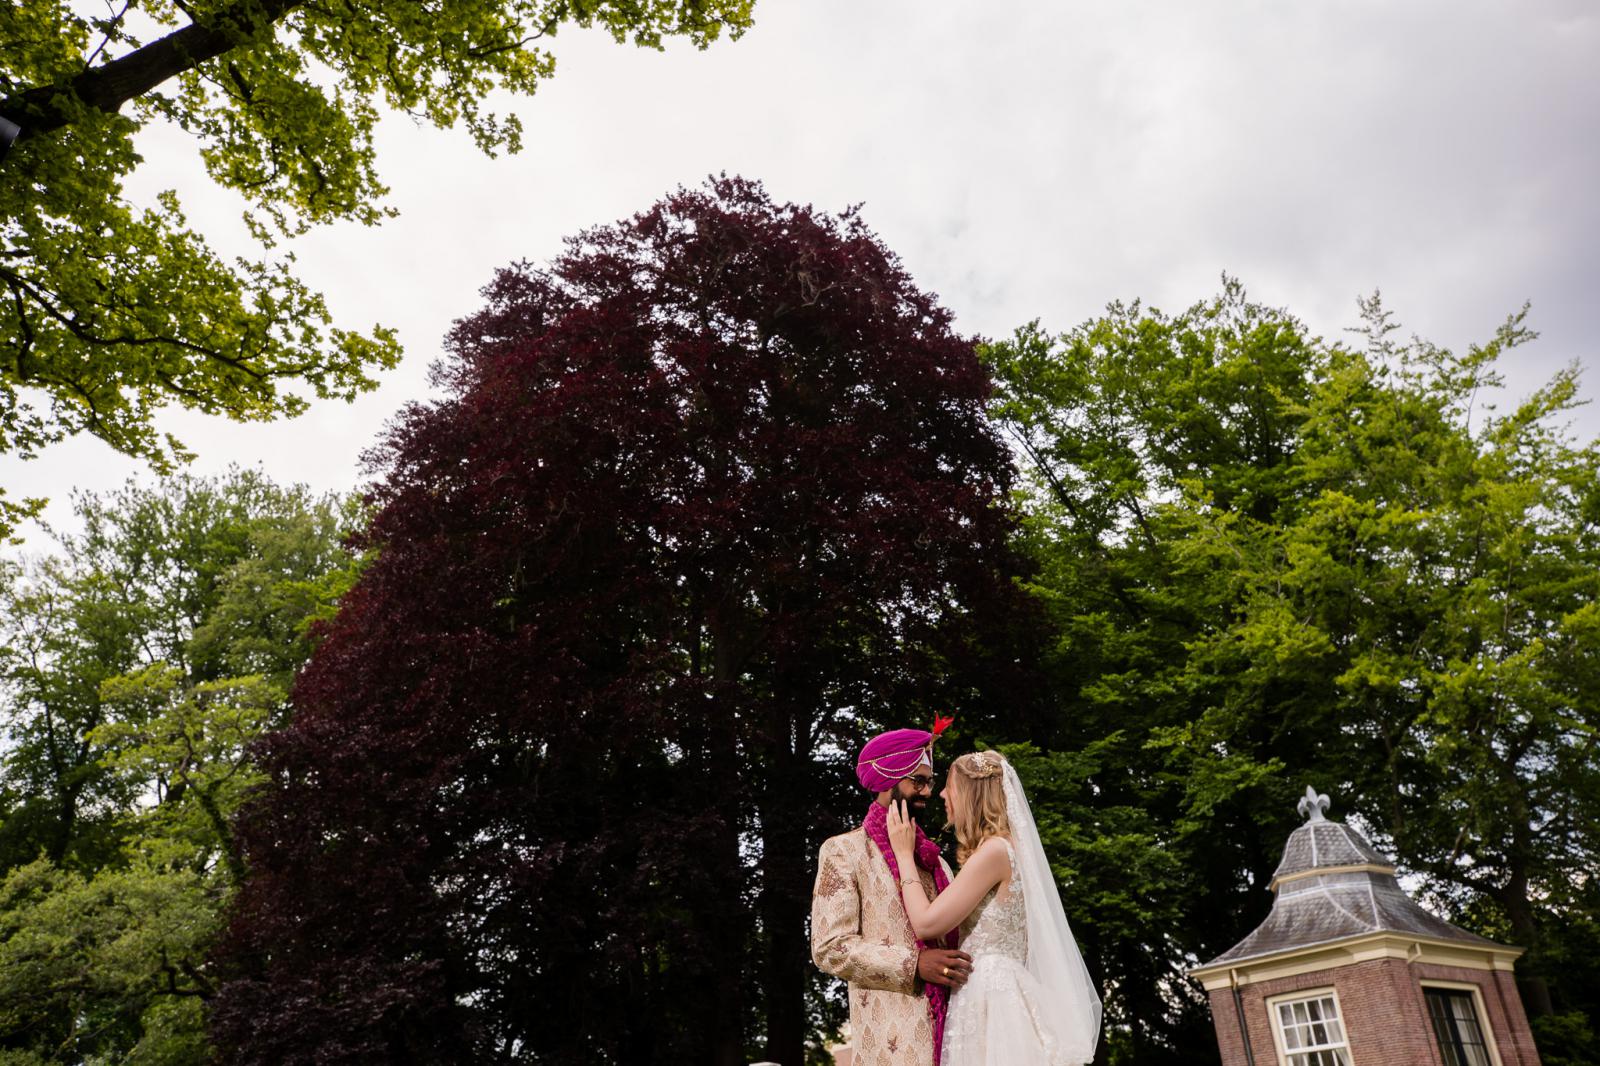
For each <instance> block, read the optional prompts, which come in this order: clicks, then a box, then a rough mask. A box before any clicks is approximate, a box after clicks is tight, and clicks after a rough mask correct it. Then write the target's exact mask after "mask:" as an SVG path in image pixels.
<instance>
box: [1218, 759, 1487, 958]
mask: <svg viewBox="0 0 1600 1066" xmlns="http://www.w3.org/2000/svg"><path fill="white" fill-rule="evenodd" d="M1307 793H1308V796H1309V797H1310V798H1311V799H1312V802H1311V804H1310V812H1309V816H1310V820H1309V821H1307V822H1306V824H1304V825H1302V826H1300V827H1299V828H1298V829H1296V830H1295V831H1294V832H1293V833H1291V834H1289V841H1288V843H1287V844H1286V845H1285V846H1284V850H1283V861H1282V862H1280V863H1279V864H1278V869H1277V872H1276V873H1275V874H1273V880H1272V887H1273V891H1274V892H1275V893H1277V898H1276V899H1275V900H1273V903H1272V912H1271V913H1270V914H1268V915H1267V920H1266V921H1264V922H1262V923H1261V925H1260V926H1258V927H1257V928H1256V930H1255V932H1253V933H1251V934H1250V935H1249V936H1247V937H1245V938H1244V939H1243V940H1241V941H1239V942H1238V943H1237V944H1235V945H1234V946H1233V947H1231V948H1229V949H1228V950H1227V951H1225V952H1223V953H1222V954H1221V955H1218V956H1217V957H1216V958H1214V959H1212V960H1211V961H1210V962H1208V963H1206V964H1205V965H1204V966H1201V967H1197V969H1209V968H1211V967H1213V966H1218V965H1232V964H1234V963H1238V962H1241V961H1243V960H1246V959H1255V958H1261V957H1264V956H1267V955H1277V954H1279V953H1281V952H1286V951H1294V950H1298V949H1301V948H1307V947H1315V946H1318V945H1321V944H1330V943H1333V942H1334V941H1338V940H1347V939H1350V938H1352V937H1359V936H1366V935H1369V934H1372V933H1380V932H1392V933H1398V934H1401V935H1403V936H1421V937H1428V938H1430V939H1434V940H1453V941H1459V942H1462V943H1467V944H1475V945H1480V946H1486V947H1499V946H1500V945H1498V944H1496V943H1495V942H1494V941H1492V940H1486V939H1484V938H1483V937H1481V936H1478V935H1477V934H1475V933H1469V932H1467V931H1466V930H1465V929H1457V928H1456V927H1455V926H1453V925H1451V924H1450V923H1449V922H1446V921H1444V920H1443V919H1441V918H1438V917H1435V916H1434V915H1432V914H1429V913H1428V912H1427V911H1425V910H1423V909H1422V908H1421V907H1420V906H1418V904H1417V902H1416V901H1415V900H1413V899H1412V898H1411V897H1410V896H1408V895H1406V893H1405V891H1404V890H1403V889H1401V887H1400V883H1399V882H1398V881H1396V880H1395V876H1394V863H1393V861H1392V860H1390V859H1389V858H1388V857H1387V856H1385V855H1384V854H1383V853H1382V852H1380V851H1378V850H1377V849H1376V848H1374V847H1373V846H1372V845H1371V844H1370V843H1368V842H1367V840H1366V838H1365V837H1363V836H1362V835H1361V834H1360V833H1358V832H1356V831H1355V830H1354V829H1351V828H1350V827H1349V826H1347V825H1344V824H1343V823H1341V822H1330V821H1327V820H1325V819H1324V818H1323V817H1322V811H1323V810H1325V809H1326V808H1327V797H1325V796H1317V795H1316V794H1315V793H1314V792H1312V791H1311V790H1310V789H1308V790H1307ZM1300 809H1301V812H1302V813H1306V812H1307V802H1306V801H1305V800H1302V801H1301V808H1300ZM1341 866H1343V867H1350V866H1370V867H1377V869H1365V870H1350V869H1346V870H1338V869H1337V868H1338V867H1341ZM1297 875H1298V876H1297ZM1285 879H1288V880H1287V881H1286V880H1285Z"/></svg>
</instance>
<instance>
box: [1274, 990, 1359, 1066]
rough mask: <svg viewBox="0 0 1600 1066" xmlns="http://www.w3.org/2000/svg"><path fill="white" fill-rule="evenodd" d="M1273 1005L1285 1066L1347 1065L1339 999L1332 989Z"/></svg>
mask: <svg viewBox="0 0 1600 1066" xmlns="http://www.w3.org/2000/svg"><path fill="white" fill-rule="evenodd" d="M1274 1008H1275V1009H1274V1011H1273V1017H1274V1018H1276V1019H1277V1024H1278V1040H1279V1045H1280V1046H1281V1047H1282V1048H1283V1061H1284V1066H1350V1049H1349V1045H1348V1044H1346V1043H1345V1039H1344V1023H1343V1022H1342V1021H1340V1020H1339V1002H1338V1000H1336V999H1334V996H1333V993H1332V992H1323V993H1318V994H1316V995H1313V996H1306V997H1302V998H1300V999H1286V1000H1278V1001H1277V1002H1276V1003H1275V1004H1274Z"/></svg>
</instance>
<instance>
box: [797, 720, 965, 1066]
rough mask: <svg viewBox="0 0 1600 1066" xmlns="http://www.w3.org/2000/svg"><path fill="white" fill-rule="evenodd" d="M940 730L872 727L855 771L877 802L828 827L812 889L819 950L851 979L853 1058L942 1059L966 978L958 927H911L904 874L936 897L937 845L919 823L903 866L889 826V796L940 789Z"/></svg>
mask: <svg viewBox="0 0 1600 1066" xmlns="http://www.w3.org/2000/svg"><path fill="white" fill-rule="evenodd" d="M949 724H950V720H949V719H947V718H936V719H935V720H934V727H933V728H934V731H933V732H932V733H929V732H925V731H924V730H921V729H897V730H894V731H893V732H890V733H884V734H882V735H881V736H877V737H874V738H873V739H872V740H870V741H868V742H867V745H866V747H864V748H862V749H861V755H860V757H859V758H858V759H857V760H856V777H857V778H858V779H859V780H860V781H861V785H862V787H863V788H865V789H866V790H867V791H868V792H871V793H872V794H873V797H874V799H873V802H872V804H871V805H870V806H869V807H868V808H867V816H866V818H865V819H863V820H862V823H861V825H859V826H858V827H856V828H855V829H853V830H851V831H850V832H848V833H842V834H840V835H839V836H836V837H830V838H829V839H828V840H826V841H824V842H823V844H822V853H821V855H820V856H819V858H818V860H817V883H816V887H815V888H814V889H813V890H812V896H811V957H812V959H813V960H815V962H816V964H817V966H818V967H820V968H821V969H822V970H823V971H824V972H826V973H831V974H833V975H834V976H835V977H842V978H844V979H845V981H847V982H848V983H849V985H850V1046H851V1047H852V1048H853V1049H854V1051H855V1057H854V1058H853V1059H852V1060H851V1066H902V1064H905V1066H910V1064H915V1066H938V1062H939V1046H940V1044H941V1042H942V1040H943V1036H944V1016H945V1009H946V1007H947V1006H948V1004H949V999H950V994H951V993H952V992H953V991H954V990H955V989H957V988H960V987H961V986H962V985H963V984H965V983H966V980H967V977H968V975H969V974H971V972H972V956H970V955H968V954H967V953H966V952H964V951H957V950H955V946H956V940H957V934H956V933H954V932H952V933H951V934H950V935H949V936H948V937H947V938H946V939H945V941H942V942H931V943H929V942H923V941H920V940H918V939H917V938H916V936H915V934H913V933H912V931H911V922H910V920H909V919H907V918H906V912H905V904H904V903H903V902H901V898H900V881H901V880H902V879H906V880H914V881H916V882H917V883H919V884H921V885H922V889H923V891H924V892H926V893H927V894H928V898H929V899H930V900H931V899H933V897H934V896H936V895H938V894H939V893H940V892H942V891H943V890H944V888H945V886H947V885H948V884H949V883H950V877H951V874H950V867H949V866H948V865H946V864H945V861H944V859H943V858H942V857H940V855H939V847H938V845H936V844H935V843H933V841H931V840H929V839H928V838H927V837H926V836H924V835H923V833H922V830H921V828H920V827H919V828H918V829H917V849H916V868H915V869H914V870H901V869H899V866H898V864H897V863H896V861H895V857H894V849H893V848H891V847H890V845H889V834H888V830H887V828H886V826H885V819H886V817H887V815H888V809H889V804H890V803H891V802H893V800H894V799H895V798H896V797H900V798H903V799H904V800H905V801H906V805H907V806H908V808H909V809H910V810H911V811H912V812H913V814H920V813H922V811H923V810H924V808H926V807H927V805H928V797H929V796H931V795H932V794H933V742H934V740H935V738H936V737H937V736H938V734H939V733H941V732H943V731H944V728H945V727H946V726H948V725H949Z"/></svg>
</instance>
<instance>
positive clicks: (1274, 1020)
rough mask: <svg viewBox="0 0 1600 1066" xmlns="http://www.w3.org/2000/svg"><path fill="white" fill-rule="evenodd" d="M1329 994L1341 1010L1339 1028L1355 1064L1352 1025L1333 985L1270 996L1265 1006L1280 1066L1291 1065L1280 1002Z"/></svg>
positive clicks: (1352, 1062) (1347, 1052)
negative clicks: (1348, 1021)
mask: <svg viewBox="0 0 1600 1066" xmlns="http://www.w3.org/2000/svg"><path fill="white" fill-rule="evenodd" d="M1323 996H1329V997H1331V998H1332V999H1333V1009H1334V1010H1336V1011H1338V1012H1339V1030H1340V1031H1341V1032H1342V1033H1344V1055H1345V1058H1347V1059H1349V1060H1350V1066H1355V1061H1356V1053H1355V1052H1354V1051H1352V1050H1351V1049H1350V1026H1349V1024H1348V1023H1347V1022H1346V1021H1345V1017H1344V1004H1343V1003H1341V1002H1339V990H1338V989H1337V988H1335V987H1333V986H1332V985H1328V986H1327V987H1326V988H1299V989H1296V990H1295V991H1293V992H1280V993H1278V994H1277V995H1276V996H1268V997H1267V999H1266V1003H1265V1006H1266V1008H1267V1025H1268V1026H1269V1027H1270V1028H1271V1029H1272V1046H1273V1047H1275V1048H1277V1050H1278V1066H1289V1049H1288V1048H1286V1047H1284V1046H1283V1026H1282V1025H1280V1024H1279V1022H1278V1004H1280V1003H1294V1002H1297V1001H1299V1000H1302V999H1320V998H1322V997H1323Z"/></svg>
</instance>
